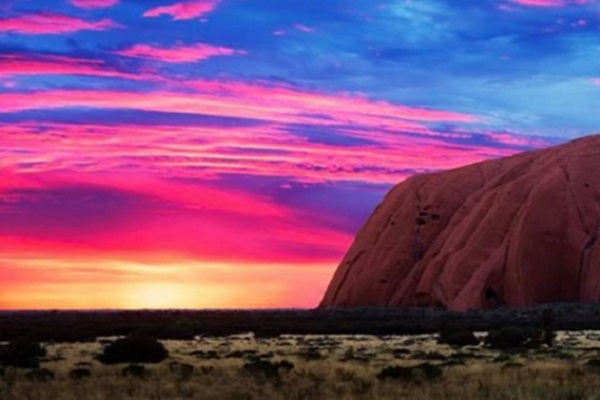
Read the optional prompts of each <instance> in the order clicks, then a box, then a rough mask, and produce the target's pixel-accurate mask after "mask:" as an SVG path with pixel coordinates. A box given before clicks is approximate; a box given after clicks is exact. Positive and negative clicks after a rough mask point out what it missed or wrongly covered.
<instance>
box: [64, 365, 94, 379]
mask: <svg viewBox="0 0 600 400" xmlns="http://www.w3.org/2000/svg"><path fill="white" fill-rule="evenodd" d="M91 376H92V371H90V370H89V369H87V368H74V369H72V370H71V371H69V378H71V379H73V380H74V381H79V380H81V379H85V378H89V377H91Z"/></svg>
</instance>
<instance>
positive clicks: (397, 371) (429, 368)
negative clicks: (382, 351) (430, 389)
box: [377, 363, 442, 382]
mask: <svg viewBox="0 0 600 400" xmlns="http://www.w3.org/2000/svg"><path fill="white" fill-rule="evenodd" d="M441 376H442V369H441V368H440V367H438V366H437V365H434V364H430V363H424V364H419V365H415V366H413V367H401V366H390V367H384V368H383V369H382V370H381V371H380V372H379V374H377V379H379V380H385V379H395V380H400V381H403V382H422V381H432V380H435V379H439V378H440V377H441Z"/></svg>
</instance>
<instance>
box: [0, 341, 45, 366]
mask: <svg viewBox="0 0 600 400" xmlns="http://www.w3.org/2000/svg"><path fill="white" fill-rule="evenodd" d="M45 355H46V349H44V348H43V347H42V346H41V345H40V344H39V343H37V342H32V341H29V340H25V339H20V340H15V341H12V342H10V343H9V344H7V345H5V346H1V347H0V364H2V365H5V366H10V367H16V368H37V367H38V366H39V359H40V358H41V357H44V356H45Z"/></svg>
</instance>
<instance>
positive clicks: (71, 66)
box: [0, 55, 144, 80]
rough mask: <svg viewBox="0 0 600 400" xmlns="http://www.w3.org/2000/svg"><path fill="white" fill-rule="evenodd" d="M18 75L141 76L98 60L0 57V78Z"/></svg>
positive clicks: (40, 56) (54, 57) (36, 56)
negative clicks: (113, 67)
mask: <svg viewBox="0 0 600 400" xmlns="http://www.w3.org/2000/svg"><path fill="white" fill-rule="evenodd" d="M19 75H22V76H24V75H86V76H98V77H109V78H123V79H131V80H138V79H143V78H144V77H143V75H140V74H131V73H125V72H120V71H116V70H114V69H112V68H111V67H109V66H107V65H105V63H104V62H102V61H99V60H88V59H78V58H72V57H63V56H48V55H0V77H9V76H19Z"/></svg>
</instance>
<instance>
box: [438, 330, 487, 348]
mask: <svg viewBox="0 0 600 400" xmlns="http://www.w3.org/2000/svg"><path fill="white" fill-rule="evenodd" d="M437 341H438V343H440V344H447V345H450V346H460V347H462V346H476V345H478V344H479V339H477V337H476V336H475V334H474V333H473V332H471V331H466V330H454V329H444V330H443V331H441V332H440V334H439V336H438V340H437Z"/></svg>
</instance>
